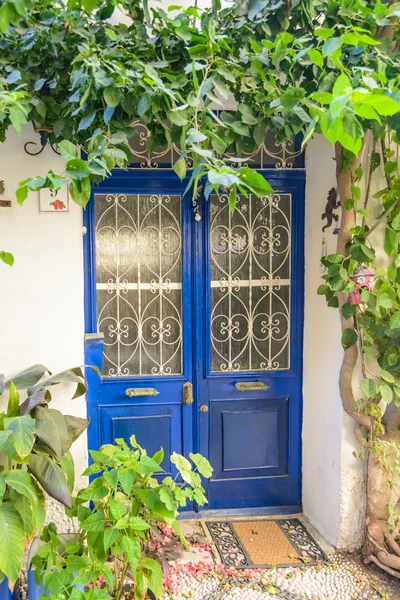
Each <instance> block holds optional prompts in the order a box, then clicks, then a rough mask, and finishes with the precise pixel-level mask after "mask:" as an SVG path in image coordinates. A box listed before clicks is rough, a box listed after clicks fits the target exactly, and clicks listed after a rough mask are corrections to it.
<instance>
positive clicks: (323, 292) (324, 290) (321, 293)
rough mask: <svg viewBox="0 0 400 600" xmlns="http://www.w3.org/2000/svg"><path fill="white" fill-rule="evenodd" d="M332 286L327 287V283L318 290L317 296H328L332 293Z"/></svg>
mask: <svg viewBox="0 0 400 600" xmlns="http://www.w3.org/2000/svg"><path fill="white" fill-rule="evenodd" d="M330 289H331V288H330V286H329V285H327V284H326V283H322V284H321V285H320V286H319V287H318V289H317V294H318V295H319V296H326V294H327V293H328V292H329V291H330Z"/></svg>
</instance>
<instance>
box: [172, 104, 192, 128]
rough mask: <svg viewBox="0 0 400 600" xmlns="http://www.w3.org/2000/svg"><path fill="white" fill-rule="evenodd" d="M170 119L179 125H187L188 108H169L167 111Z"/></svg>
mask: <svg viewBox="0 0 400 600" xmlns="http://www.w3.org/2000/svg"><path fill="white" fill-rule="evenodd" d="M167 117H168V120H169V121H171V123H173V124H174V125H178V126H179V127H183V125H187V123H188V119H187V110H186V109H181V108H178V109H174V110H169V111H168V112H167Z"/></svg>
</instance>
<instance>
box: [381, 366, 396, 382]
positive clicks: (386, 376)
mask: <svg viewBox="0 0 400 600" xmlns="http://www.w3.org/2000/svg"><path fill="white" fill-rule="evenodd" d="M380 376H381V379H384V380H385V381H387V382H388V383H395V381H396V380H395V378H394V377H393V375H392V374H391V373H389V371H386V370H385V369H381V372H380Z"/></svg>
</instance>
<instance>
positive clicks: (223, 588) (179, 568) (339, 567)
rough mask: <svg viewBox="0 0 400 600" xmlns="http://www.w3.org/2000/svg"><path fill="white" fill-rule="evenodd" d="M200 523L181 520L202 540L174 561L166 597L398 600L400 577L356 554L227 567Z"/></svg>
mask: <svg viewBox="0 0 400 600" xmlns="http://www.w3.org/2000/svg"><path fill="white" fill-rule="evenodd" d="M199 527H200V526H199V524H195V523H193V522H188V523H185V524H183V530H184V533H185V535H186V536H188V537H191V536H192V535H193V534H194V538H193V539H194V540H196V536H197V539H198V540H199V541H198V543H196V542H195V543H194V545H193V548H192V549H191V550H190V552H188V553H186V554H185V555H184V556H183V557H182V559H180V560H178V561H175V562H174V563H172V564H171V565H170V570H169V574H168V577H167V578H166V580H165V592H164V600H170V599H172V600H188V599H193V600H268V599H271V600H272V599H273V600H382V599H383V600H400V582H398V581H397V580H394V581H391V580H392V579H393V578H390V577H389V578H385V577H383V578H382V577H377V576H376V574H375V573H373V572H371V571H370V570H367V569H366V568H365V567H364V565H363V564H362V561H361V560H360V557H358V556H357V555H345V554H331V555H330V562H329V563H328V564H321V565H317V566H311V567H307V566H305V565H304V566H301V567H296V568H285V569H282V568H277V569H269V570H266V569H246V570H237V569H226V568H225V567H224V566H223V564H222V562H221V560H220V558H219V555H218V553H217V551H216V549H215V546H214V545H213V543H212V542H211V541H210V539H207V538H202V537H201V536H202V534H203V531H201V530H200V528H199ZM324 549H325V548H324Z"/></svg>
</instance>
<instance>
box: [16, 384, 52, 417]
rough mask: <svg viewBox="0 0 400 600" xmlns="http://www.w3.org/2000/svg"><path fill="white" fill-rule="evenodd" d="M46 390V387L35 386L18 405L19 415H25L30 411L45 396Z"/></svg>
mask: <svg viewBox="0 0 400 600" xmlns="http://www.w3.org/2000/svg"><path fill="white" fill-rule="evenodd" d="M46 394H47V390H46V388H44V387H42V388H35V389H34V391H33V392H32V393H30V394H29V395H28V397H27V399H26V400H24V402H23V403H22V404H21V406H20V407H19V409H20V413H21V415H27V414H29V413H30V412H31V410H32V409H34V408H35V406H38V404H41V403H42V402H43V401H44V399H45V398H46Z"/></svg>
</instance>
